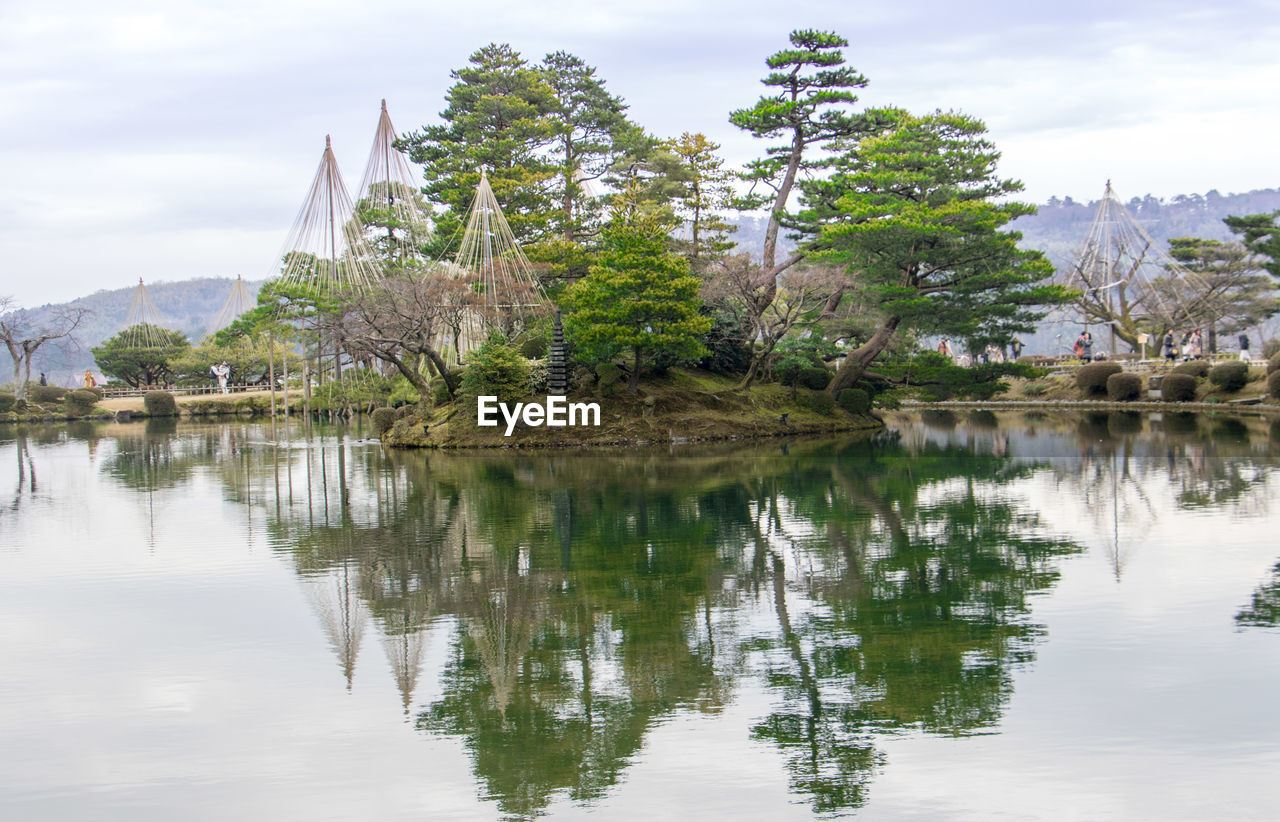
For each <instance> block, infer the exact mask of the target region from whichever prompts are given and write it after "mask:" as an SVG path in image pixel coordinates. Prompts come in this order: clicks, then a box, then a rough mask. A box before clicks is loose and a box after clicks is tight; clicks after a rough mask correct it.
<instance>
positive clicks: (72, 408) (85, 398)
mask: <svg viewBox="0 0 1280 822" xmlns="http://www.w3.org/2000/svg"><path fill="white" fill-rule="evenodd" d="M98 400H99V397H98V395H97V394H96V393H94V392H93V390H92V389H89V388H77V389H76V390H75V391H72V392H71V393H70V394H68V395H67V399H66V403H67V413H69V414H75V415H76V416H84V415H85V414H88V413H89V412H90V411H92V410H93V406H94V404H95V403H97V402H98Z"/></svg>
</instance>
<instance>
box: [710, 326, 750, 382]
mask: <svg viewBox="0 0 1280 822" xmlns="http://www.w3.org/2000/svg"><path fill="white" fill-rule="evenodd" d="M710 316H711V329H710V330H709V331H707V333H706V334H704V335H702V345H703V346H704V347H705V348H706V349H707V356H705V357H703V358H702V360H701V361H700V362H699V363H698V367H699V368H702V369H705V370H707V371H710V372H712V373H714V374H745V373H746V372H747V367H748V366H750V365H751V350H750V349H749V348H748V347H747V340H748V339H749V338H750V336H751V328H750V326H749V325H748V324H747V323H746V322H744V321H743V320H742V319H741V318H739V317H735V316H734V315H732V314H729V313H727V312H720V311H716V312H714V313H712V314H711V315H710Z"/></svg>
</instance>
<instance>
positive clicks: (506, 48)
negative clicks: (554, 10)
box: [397, 43, 562, 253]
mask: <svg viewBox="0 0 1280 822" xmlns="http://www.w3.org/2000/svg"><path fill="white" fill-rule="evenodd" d="M453 77H454V79H455V80H457V82H456V83H454V85H453V86H452V87H451V88H450V89H449V91H448V92H447V93H446V95H445V99H446V100H447V101H448V106H447V107H446V108H445V110H444V111H443V112H441V113H440V117H441V119H442V120H443V121H444V122H443V123H442V124H440V125H431V126H424V127H423V128H422V129H420V130H418V131H415V132H412V133H410V134H408V135H406V136H405V137H403V138H402V139H401V140H400V141H398V143H397V147H399V148H400V149H402V150H407V151H408V152H409V157H410V159H412V160H413V161H414V162H415V163H421V164H422V165H423V166H424V169H423V172H424V176H425V179H426V185H425V186H424V188H423V191H424V193H425V195H426V197H427V200H428V201H430V202H431V203H434V204H438V205H442V206H444V207H445V208H446V209H447V211H445V212H444V213H443V214H441V215H440V216H439V217H438V222H437V226H436V236H437V237H438V238H439V239H440V241H441V242H447V241H448V240H449V238H450V237H453V236H454V234H455V229H456V228H457V227H458V225H459V221H460V220H461V216H462V215H463V214H465V213H466V209H467V207H468V206H469V205H470V203H471V198H472V197H473V196H474V194H475V190H476V186H477V185H478V184H479V182H480V173H481V169H484V170H485V171H486V172H487V174H488V177H489V183H490V185H492V186H493V193H494V196H496V197H497V198H498V202H499V203H500V204H501V206H502V209H503V212H504V214H505V215H506V218H507V222H508V223H509V224H510V225H511V230H512V232H513V233H514V234H515V236H516V239H518V240H528V239H530V238H532V237H536V236H538V235H539V234H541V233H543V232H544V231H545V230H546V229H547V227H548V224H549V221H550V219H551V215H552V209H553V203H552V201H551V198H550V197H549V196H548V186H549V185H550V182H551V180H552V178H553V177H554V176H555V175H556V173H557V169H556V168H555V166H554V165H553V164H552V163H550V162H548V161H547V160H546V159H545V158H544V149H546V148H548V147H549V146H551V145H552V143H553V141H554V140H555V139H556V137H557V135H558V133H559V132H561V131H562V127H561V126H560V125H559V124H558V123H557V122H556V120H555V118H554V117H553V116H552V115H553V113H554V112H556V111H557V110H558V109H559V108H560V105H561V104H560V102H559V101H558V100H557V98H556V92H555V90H554V89H553V88H552V86H551V85H550V84H548V82H547V79H548V77H547V74H546V73H544V72H543V71H541V70H539V69H538V68H537V67H534V66H531V65H529V63H528V61H526V60H525V59H524V57H522V56H521V55H520V53H519V52H517V51H515V50H514V49H513V48H511V46H510V45H508V44H506V43H490V44H489V45H487V46H484V47H483V48H481V49H479V50H478V51H476V52H475V53H473V54H472V55H471V57H470V58H469V59H468V65H467V66H465V67H463V68H460V69H458V70H456V71H455V72H453ZM446 250H447V249H445V248H443V247H441V248H435V249H433V251H435V252H436V253H440V252H444V251H446Z"/></svg>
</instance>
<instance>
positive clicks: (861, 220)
mask: <svg viewBox="0 0 1280 822" xmlns="http://www.w3.org/2000/svg"><path fill="white" fill-rule="evenodd" d="M875 114H876V116H878V117H883V118H884V119H885V120H886V121H887V122H890V123H892V125H891V127H889V128H887V129H886V130H885V131H884V132H883V133H881V134H879V135H877V136H875V137H869V138H866V139H863V140H862V141H860V142H859V143H857V144H851V145H846V152H845V153H844V154H843V155H841V156H840V157H839V158H838V160H837V162H836V164H835V173H834V174H832V175H831V176H830V177H829V178H827V179H822V180H814V181H812V182H810V183H807V184H805V186H804V189H805V194H806V205H807V210H806V213H805V215H804V216H805V217H807V218H809V219H813V220H816V221H819V222H821V223H823V228H822V232H821V235H820V237H819V241H820V243H821V245H822V246H823V248H824V249H826V250H825V251H824V254H823V256H825V257H827V258H829V259H832V260H836V261H839V262H842V263H844V264H846V265H847V266H848V267H849V270H850V272H851V273H852V274H853V277H854V282H853V284H852V285H853V287H854V288H856V289H858V290H860V291H861V292H862V293H863V295H864V296H865V297H867V298H868V299H869V302H870V304H871V305H873V306H874V308H875V310H876V312H877V313H879V314H880V315H881V317H882V322H881V325H880V328H879V329H878V330H877V331H876V332H875V333H874V334H873V335H872V337H871V339H870V340H869V341H868V342H867V343H866V344H864V345H863V346H862V347H860V348H859V349H858V350H857V351H855V352H853V353H852V354H851V355H850V356H849V357H847V358H846V360H845V364H844V365H843V366H842V367H841V370H840V373H839V374H838V375H837V378H836V379H835V380H833V381H832V386H831V388H830V389H829V390H831V391H833V392H838V391H839V390H841V389H843V388H847V387H849V386H850V385H852V383H853V382H854V381H855V380H856V379H857V378H858V377H860V376H861V375H862V373H863V372H864V371H865V369H866V366H867V365H869V364H870V363H871V361H872V360H874V359H875V357H876V356H877V355H879V353H880V352H881V351H883V350H884V348H885V346H887V345H888V343H889V341H890V339H891V338H892V337H893V334H894V333H895V332H896V331H897V330H898V329H899V328H901V329H904V330H905V329H911V330H914V331H918V332H921V333H925V334H944V335H946V336H950V337H958V338H962V339H967V340H973V341H976V342H989V341H996V342H1000V341H1007V340H1008V339H1009V338H1010V337H1011V335H1013V334H1014V333H1016V332H1025V331H1030V330H1031V329H1032V327H1033V323H1034V322H1035V321H1036V320H1037V319H1039V318H1040V317H1041V316H1043V314H1042V313H1041V312H1039V311H1037V310H1036V307H1038V306H1045V305H1054V304H1059V303H1062V302H1064V301H1066V300H1067V299H1068V297H1069V296H1070V294H1069V292H1068V291H1067V290H1066V289H1064V288H1062V287H1060V286H1054V285H1048V284H1045V283H1044V281H1045V280H1046V279H1047V278H1048V277H1049V276H1050V275H1052V273H1053V268H1052V266H1051V265H1050V264H1049V263H1048V261H1047V260H1045V259H1044V257H1043V256H1042V255H1041V254H1040V253H1039V252H1037V251H1023V250H1021V249H1019V248H1018V245H1017V242H1018V240H1019V239H1020V236H1019V235H1018V233H1017V232H1012V231H1004V230H1002V229H1003V228H1004V227H1005V226H1006V225H1007V224H1008V223H1009V221H1011V220H1013V219H1015V218H1016V217H1018V216H1020V215H1023V214H1029V213H1032V212H1033V211H1034V208H1033V207H1031V206H1028V205H1024V204H1021V203H1016V202H1008V201H1004V200H1003V198H1005V197H1006V196H1007V195H1010V194H1013V193H1015V192H1017V191H1019V190H1021V188H1022V185H1021V183H1019V182H1017V181H1015V180H1004V179H1000V178H999V177H997V176H996V172H995V168H996V161H997V160H998V159H999V153H998V152H997V151H996V149H995V146H994V145H993V144H992V143H991V142H989V141H988V140H987V139H985V136H984V135H985V133H986V128H985V126H984V125H983V124H982V123H981V122H980V121H979V120H977V119H974V118H972V117H968V116H966V115H963V114H957V113H942V112H937V113H934V114H929V115H925V116H922V117H917V116H913V115H911V114H909V113H907V112H905V111H901V110H885V111H882V112H876V113H875Z"/></svg>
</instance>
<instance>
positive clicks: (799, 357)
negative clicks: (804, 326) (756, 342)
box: [773, 334, 839, 388]
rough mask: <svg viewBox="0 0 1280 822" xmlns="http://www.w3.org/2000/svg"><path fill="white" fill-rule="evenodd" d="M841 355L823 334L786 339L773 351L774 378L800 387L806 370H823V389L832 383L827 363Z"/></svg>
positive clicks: (785, 383) (784, 383)
mask: <svg viewBox="0 0 1280 822" xmlns="http://www.w3.org/2000/svg"><path fill="white" fill-rule="evenodd" d="M838 353H839V349H837V348H836V345H835V343H833V342H831V341H830V340H828V339H827V338H826V337H824V336H822V335H821V334H810V335H808V336H806V337H784V338H782V340H781V341H779V342H778V345H777V346H776V347H775V348H774V349H773V376H774V379H776V380H777V381H778V382H780V383H782V384H783V385H799V384H800V383H799V380H800V375H801V373H802V372H803V371H805V369H810V368H821V369H822V371H823V383H822V387H824V388H825V387H826V386H827V383H828V382H830V381H831V373H830V372H829V371H827V364H826V361H827V359H829V358H832V357H835V356H836V354H838Z"/></svg>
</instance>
